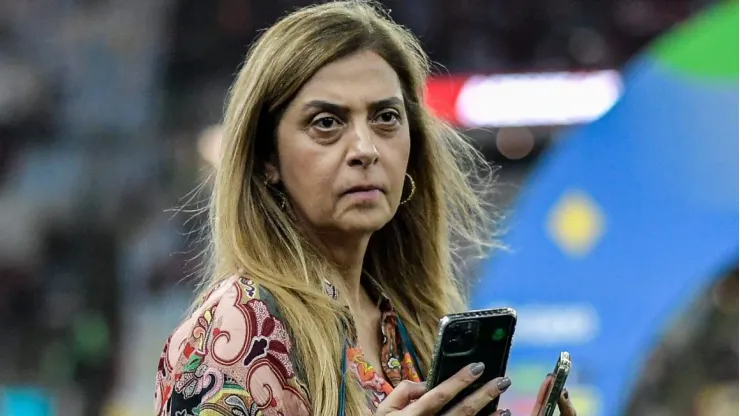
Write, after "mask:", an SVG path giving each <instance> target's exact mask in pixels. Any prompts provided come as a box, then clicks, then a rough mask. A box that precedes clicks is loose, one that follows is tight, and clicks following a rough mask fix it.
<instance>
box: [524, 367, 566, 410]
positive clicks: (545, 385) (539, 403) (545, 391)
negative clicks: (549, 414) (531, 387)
mask: <svg viewBox="0 0 740 416" xmlns="http://www.w3.org/2000/svg"><path fill="white" fill-rule="evenodd" d="M554 382H555V378H554V377H553V376H552V374H548V375H547V377H545V381H543V382H542V385H540V390H539V391H538V392H537V400H535V404H534V409H532V413H531V416H541V415H542V412H543V411H544V410H545V403H546V402H547V396H549V395H550V388H551V387H552V383H554ZM558 409H559V410H560V416H576V409H575V408H574V407H573V403H571V402H570V397H569V396H568V389H563V394H561V395H560V398H559V399H558Z"/></svg>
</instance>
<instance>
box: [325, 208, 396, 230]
mask: <svg viewBox="0 0 740 416" xmlns="http://www.w3.org/2000/svg"><path fill="white" fill-rule="evenodd" d="M391 218H392V215H388V213H385V212H383V213H381V212H353V213H351V214H349V215H346V216H345V217H344V218H342V220H341V223H340V224H339V227H338V228H340V229H341V230H343V231H344V232H347V233H351V234H363V233H366V234H372V233H374V232H375V231H378V230H380V229H381V228H383V227H384V226H385V225H386V224H388V222H389V221H390V220H391Z"/></svg>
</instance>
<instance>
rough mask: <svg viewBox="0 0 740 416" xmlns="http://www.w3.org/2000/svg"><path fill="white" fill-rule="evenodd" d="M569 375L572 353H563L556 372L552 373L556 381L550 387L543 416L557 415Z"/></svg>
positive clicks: (556, 366)
mask: <svg viewBox="0 0 740 416" xmlns="http://www.w3.org/2000/svg"><path fill="white" fill-rule="evenodd" d="M568 374H570V353H568V352H567V351H563V352H561V353H560V357H559V358H558V362H557V363H555V370H553V371H552V375H553V377H554V378H555V381H554V382H553V383H552V387H550V392H549V394H548V395H547V401H546V402H545V406H544V407H543V408H542V416H553V415H554V414H555V409H557V408H558V399H560V395H561V394H563V389H564V388H565V381H566V380H567V379H568Z"/></svg>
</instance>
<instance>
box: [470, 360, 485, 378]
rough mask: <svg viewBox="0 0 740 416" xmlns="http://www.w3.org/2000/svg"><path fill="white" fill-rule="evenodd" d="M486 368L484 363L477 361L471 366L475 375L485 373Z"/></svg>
mask: <svg viewBox="0 0 740 416" xmlns="http://www.w3.org/2000/svg"><path fill="white" fill-rule="evenodd" d="M485 369H486V365H485V364H483V363H476V364H473V366H472V367H470V374H472V375H474V376H479V375H481V374H482V373H483V370H485Z"/></svg>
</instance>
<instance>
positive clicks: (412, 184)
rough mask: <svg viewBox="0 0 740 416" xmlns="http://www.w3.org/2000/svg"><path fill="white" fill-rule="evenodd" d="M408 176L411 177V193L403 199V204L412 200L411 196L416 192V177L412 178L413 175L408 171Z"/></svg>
mask: <svg viewBox="0 0 740 416" xmlns="http://www.w3.org/2000/svg"><path fill="white" fill-rule="evenodd" d="M406 177H407V178H409V185H411V192H409V195H408V196H407V197H406V198H404V199H403V200H402V201H401V205H403V204H405V203H407V202H409V201H411V198H413V197H414V193H416V182H414V178H412V177H411V175H409V174H408V173H407V174H406ZM404 183H405V181H404Z"/></svg>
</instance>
